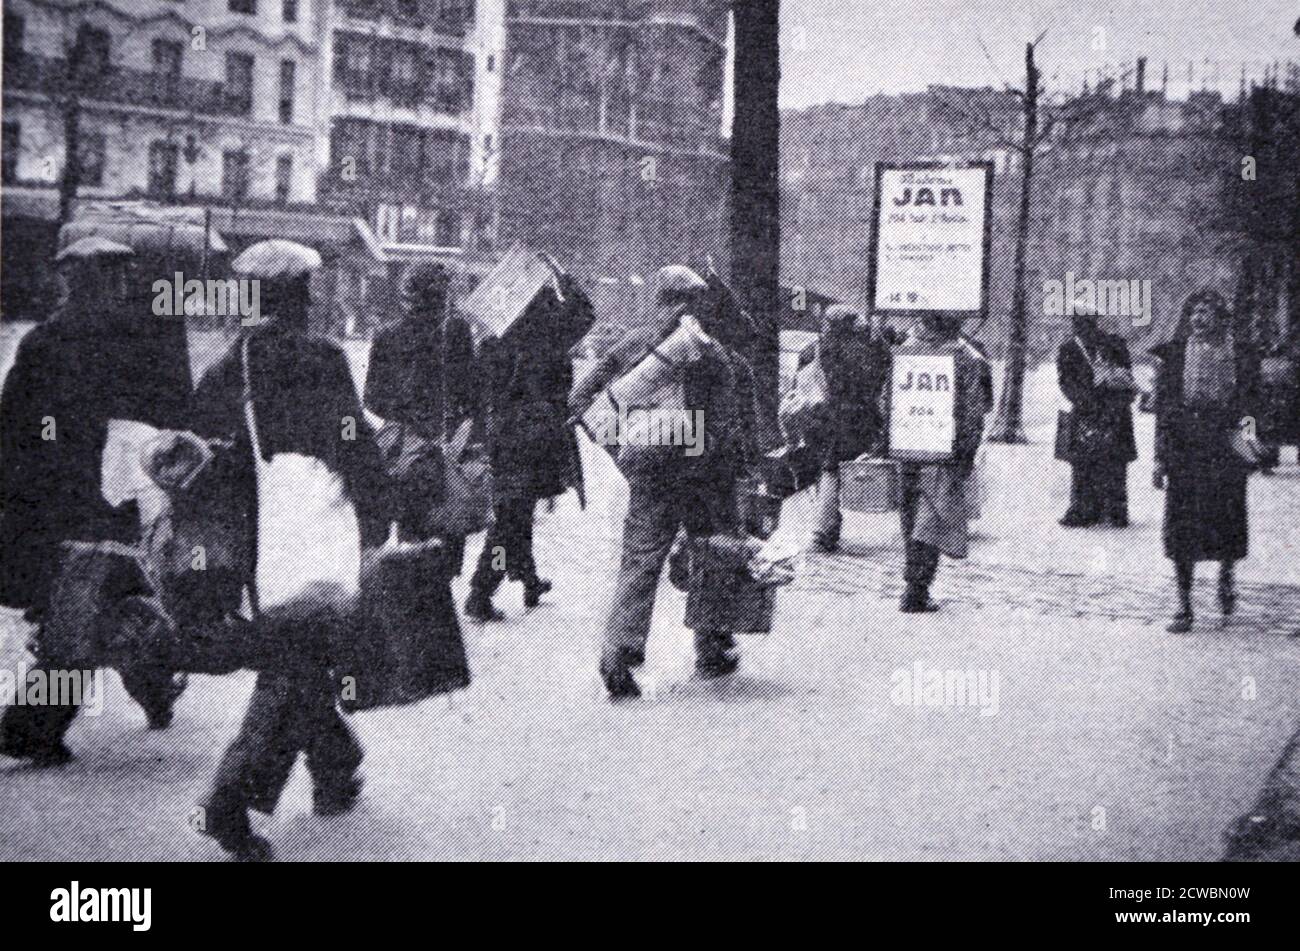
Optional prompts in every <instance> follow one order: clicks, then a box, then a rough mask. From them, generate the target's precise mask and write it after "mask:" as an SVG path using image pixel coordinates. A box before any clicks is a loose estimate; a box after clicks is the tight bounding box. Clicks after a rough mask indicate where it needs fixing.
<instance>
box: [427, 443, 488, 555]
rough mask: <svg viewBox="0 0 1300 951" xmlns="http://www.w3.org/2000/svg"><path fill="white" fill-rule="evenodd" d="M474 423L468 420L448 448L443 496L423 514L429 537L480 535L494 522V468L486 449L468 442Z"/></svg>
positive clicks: (443, 451) (444, 452)
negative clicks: (490, 522)
mask: <svg viewBox="0 0 1300 951" xmlns="http://www.w3.org/2000/svg"><path fill="white" fill-rule="evenodd" d="M472 429H473V422H472V421H471V420H465V422H463V423H461V424H460V427H459V428H458V429H457V430H456V433H455V435H453V436H452V437H451V440H450V441H449V442H447V444H446V445H445V446H441V447H439V450H440V451H439V455H440V456H441V459H442V492H441V494H440V496H439V497H437V498H436V500H435V501H434V504H432V505H431V506H430V507H429V508H428V509H427V510H426V511H425V514H424V518H423V521H422V524H421V529H422V530H423V532H424V533H425V535H426V536H428V535H442V536H447V537H462V536H465V535H472V534H474V533H475V532H481V531H483V529H485V528H487V526H488V522H489V521H491V519H492V465H491V462H490V460H489V458H488V455H487V452H486V451H485V450H484V448H483V447H482V446H480V445H477V444H471V443H470V441H469V437H470V433H471V431H472Z"/></svg>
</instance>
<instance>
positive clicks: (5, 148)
mask: <svg viewBox="0 0 1300 951" xmlns="http://www.w3.org/2000/svg"><path fill="white" fill-rule="evenodd" d="M20 132H21V130H20V128H19V126H18V123H17V122H6V123H5V124H4V141H3V142H0V159H2V160H3V174H2V175H0V179H2V180H3V181H4V183H5V184H7V185H11V184H13V183H14V182H16V181H18V150H19V142H20V141H21V138H20Z"/></svg>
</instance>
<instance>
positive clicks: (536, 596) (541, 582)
mask: <svg viewBox="0 0 1300 951" xmlns="http://www.w3.org/2000/svg"><path fill="white" fill-rule="evenodd" d="M552 587H554V585H552V584H551V582H550V581H549V580H547V579H546V578H530V579H529V580H527V581H525V582H524V607H526V608H535V607H537V606H538V605H539V604H541V603H542V595H544V594H546V593H548V592H549V591H550V590H551V588H552Z"/></svg>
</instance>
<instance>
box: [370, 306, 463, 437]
mask: <svg viewBox="0 0 1300 951" xmlns="http://www.w3.org/2000/svg"><path fill="white" fill-rule="evenodd" d="M444 333H445V337H444ZM444 353H445V354H446V359H445V360H444V358H443V355H444ZM444 391H445V400H444ZM477 396H478V388H477V387H476V386H475V366H474V339H473V337H472V336H471V335H470V330H469V324H467V323H466V322H465V320H464V319H463V318H461V317H451V318H449V319H448V320H447V321H446V322H445V324H444V325H441V326H440V325H438V324H435V323H434V322H433V320H432V319H430V318H428V317H426V316H424V315H412V316H408V317H406V318H404V319H403V320H401V321H399V322H398V323H397V324H395V325H393V326H392V327H389V328H388V329H386V330H384V331H383V332H382V333H381V334H379V336H377V337H376V338H375V341H374V344H373V345H372V346H371V348H370V369H369V370H368V372H367V374H366V387H365V401H366V407H367V408H368V409H370V410H371V412H373V413H375V414H376V415H378V416H381V417H383V418H384V419H385V420H394V421H396V422H399V423H404V424H406V425H408V426H410V427H412V428H413V429H415V430H416V432H418V433H419V434H420V435H422V436H424V437H426V438H429V439H437V438H441V437H442V436H443V434H444V424H445V425H446V432H447V433H448V434H450V433H451V432H454V431H455V428H456V426H457V425H458V424H459V423H460V422H461V421H462V420H465V419H468V418H470V417H473V416H477V412H476V410H477V408H478V399H477Z"/></svg>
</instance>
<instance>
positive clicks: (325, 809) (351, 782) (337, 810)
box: [311, 776, 366, 816]
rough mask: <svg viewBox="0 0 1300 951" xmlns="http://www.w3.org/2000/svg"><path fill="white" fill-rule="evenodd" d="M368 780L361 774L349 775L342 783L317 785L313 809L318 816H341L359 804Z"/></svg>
mask: <svg viewBox="0 0 1300 951" xmlns="http://www.w3.org/2000/svg"><path fill="white" fill-rule="evenodd" d="M365 784H366V781H365V779H364V778H363V777H361V776H349V777H348V778H347V779H345V780H343V781H342V782H340V783H329V784H326V785H323V786H317V787H316V788H315V789H314V790H312V794H311V799H312V811H313V812H315V813H316V815H318V816H339V815H342V814H343V813H345V812H347V811H348V810H349V809H351V808H352V807H353V806H355V805H356V804H357V799H359V798H360V797H361V790H362V788H364V786H365Z"/></svg>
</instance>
